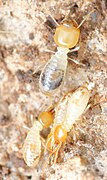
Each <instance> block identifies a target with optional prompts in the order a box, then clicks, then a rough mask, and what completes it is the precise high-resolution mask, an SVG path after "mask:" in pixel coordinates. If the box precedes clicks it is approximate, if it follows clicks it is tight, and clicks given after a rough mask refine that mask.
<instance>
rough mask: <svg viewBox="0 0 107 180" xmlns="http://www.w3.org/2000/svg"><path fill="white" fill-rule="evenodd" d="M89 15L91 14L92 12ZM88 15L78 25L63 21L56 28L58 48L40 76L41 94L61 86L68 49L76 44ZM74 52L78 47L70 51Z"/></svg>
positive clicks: (48, 92) (55, 38)
mask: <svg viewBox="0 0 107 180" xmlns="http://www.w3.org/2000/svg"><path fill="white" fill-rule="evenodd" d="M90 13H92V11H91V12H90ZM90 13H89V14H88V15H87V16H86V17H85V18H84V20H83V21H82V22H81V23H80V25H78V24H77V22H76V21H74V20H68V19H65V20H64V21H63V22H62V23H61V24H60V25H58V26H57V28H56V31H55V35H54V41H55V43H56V44H57V45H58V46H59V47H58V48H57V52H56V53H55V55H53V56H52V58H51V59H50V60H49V62H47V64H46V65H45V67H44V69H43V70H42V72H41V75H40V80H39V86H40V89H41V91H42V92H43V93H45V94H51V93H52V92H53V91H54V90H56V89H57V88H58V87H60V85H61V84H62V82H63V80H64V77H65V73H66V69H67V63H68V61H67V54H68V52H69V51H70V49H69V48H73V47H75V46H76V44H77V43H78V41H79V37H80V26H81V25H82V24H83V22H84V21H85V20H86V19H87V17H88V16H89V15H90ZM76 50H78V47H76V48H75V49H74V50H72V51H76ZM78 64H79V63H78Z"/></svg>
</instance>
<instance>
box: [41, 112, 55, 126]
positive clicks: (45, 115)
mask: <svg viewBox="0 0 107 180" xmlns="http://www.w3.org/2000/svg"><path fill="white" fill-rule="evenodd" d="M38 121H39V122H40V123H41V124H42V126H43V127H45V128H48V127H49V126H50V125H51V124H52V122H53V116H52V112H50V111H49V112H48V111H43V112H41V113H40V115H39V116H38Z"/></svg>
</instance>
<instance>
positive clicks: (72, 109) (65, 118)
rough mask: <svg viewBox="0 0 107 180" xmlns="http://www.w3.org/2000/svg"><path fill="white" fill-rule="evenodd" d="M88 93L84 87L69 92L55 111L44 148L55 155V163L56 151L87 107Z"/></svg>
mask: <svg viewBox="0 0 107 180" xmlns="http://www.w3.org/2000/svg"><path fill="white" fill-rule="evenodd" d="M89 98H90V91H89V90H88V89H87V88H86V87H83V86H82V87H79V88H78V89H77V90H75V91H74V92H73V93H72V92H69V93H67V94H66V95H64V96H63V97H62V99H61V100H60V101H59V103H58V105H57V107H56V109H55V119H54V123H53V127H52V129H51V132H50V134H49V135H48V138H47V143H46V147H47V149H48V150H49V151H50V152H51V154H50V156H51V155H52V154H54V153H55V162H56V158H57V155H58V151H59V149H60V147H61V145H62V143H63V142H65V140H66V138H67V133H68V132H69V131H70V130H71V129H72V126H73V124H74V123H75V122H76V121H77V120H78V119H79V117H80V116H81V115H82V114H83V112H84V110H85V109H86V107H87V104H88V101H89Z"/></svg>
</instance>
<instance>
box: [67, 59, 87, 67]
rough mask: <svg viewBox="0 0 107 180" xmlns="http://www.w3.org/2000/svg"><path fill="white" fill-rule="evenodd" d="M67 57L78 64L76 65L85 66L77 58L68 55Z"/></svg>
mask: <svg viewBox="0 0 107 180" xmlns="http://www.w3.org/2000/svg"><path fill="white" fill-rule="evenodd" d="M68 59H69V60H71V61H72V62H74V63H75V64H78V65H81V66H83V67H84V66H85V65H84V64H83V63H80V62H79V61H78V60H76V59H72V58H70V57H68Z"/></svg>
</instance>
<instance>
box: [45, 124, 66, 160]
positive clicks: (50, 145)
mask: <svg viewBox="0 0 107 180" xmlns="http://www.w3.org/2000/svg"><path fill="white" fill-rule="evenodd" d="M66 138H67V131H66V130H65V128H64V127H63V125H61V124H59V125H57V126H56V127H55V128H54V129H52V131H51V132H50V134H49V135H48V138H47V143H46V148H47V149H48V150H49V151H50V152H51V154H50V156H49V158H50V157H51V156H52V154H54V155H55V159H54V163H56V160H57V156H58V151H59V149H60V147H61V145H62V143H63V142H64V141H65V140H66Z"/></svg>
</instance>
